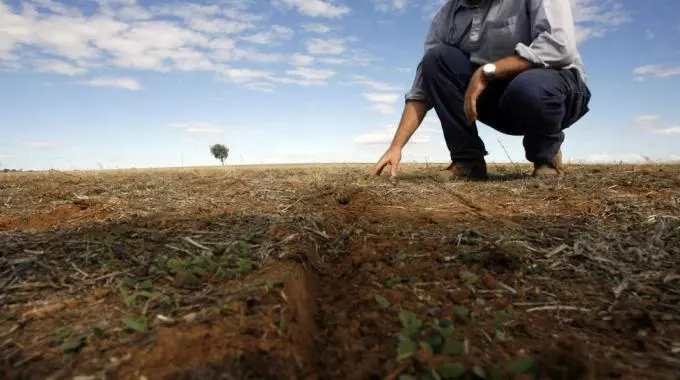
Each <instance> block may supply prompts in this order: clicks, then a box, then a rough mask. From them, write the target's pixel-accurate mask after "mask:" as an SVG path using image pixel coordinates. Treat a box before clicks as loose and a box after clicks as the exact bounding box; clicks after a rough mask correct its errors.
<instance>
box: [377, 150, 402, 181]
mask: <svg viewBox="0 0 680 380" xmlns="http://www.w3.org/2000/svg"><path fill="white" fill-rule="evenodd" d="M400 161H401V149H399V148H397V147H390V148H389V149H387V152H385V154H383V155H382V157H380V161H378V164H377V165H375V167H374V168H373V176H379V175H380V173H382V171H383V169H384V168H385V166H387V165H390V166H391V168H392V177H396V176H397V169H399V162H400Z"/></svg>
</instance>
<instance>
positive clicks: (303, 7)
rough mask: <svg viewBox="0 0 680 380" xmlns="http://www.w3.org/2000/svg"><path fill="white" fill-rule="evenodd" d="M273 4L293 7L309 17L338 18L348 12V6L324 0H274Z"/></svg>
mask: <svg viewBox="0 0 680 380" xmlns="http://www.w3.org/2000/svg"><path fill="white" fill-rule="evenodd" d="M274 3H275V4H278V5H282V6H284V7H287V8H294V9H296V10H297V11H298V12H300V13H301V14H303V15H305V16H310V17H328V18H338V17H342V16H344V15H346V14H348V13H349V12H350V9H349V7H347V6H344V5H335V4H333V3H332V2H330V1H324V0H274Z"/></svg>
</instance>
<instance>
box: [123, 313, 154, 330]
mask: <svg viewBox="0 0 680 380" xmlns="http://www.w3.org/2000/svg"><path fill="white" fill-rule="evenodd" d="M120 321H121V322H122V323H123V324H124V325H125V327H127V328H128V329H129V330H132V331H136V332H141V333H143V332H146V331H147V329H148V325H149V324H148V321H147V319H146V317H144V316H139V317H132V316H125V317H122V318H121V319H120Z"/></svg>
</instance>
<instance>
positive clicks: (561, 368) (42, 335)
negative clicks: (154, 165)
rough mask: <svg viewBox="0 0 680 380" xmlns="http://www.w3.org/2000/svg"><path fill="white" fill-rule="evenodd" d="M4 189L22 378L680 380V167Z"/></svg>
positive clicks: (131, 174)
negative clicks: (550, 175) (552, 174)
mask: <svg viewBox="0 0 680 380" xmlns="http://www.w3.org/2000/svg"><path fill="white" fill-rule="evenodd" d="M370 168H371V167H370V165H307V166H257V167H228V166H227V167H218V168H182V169H150V170H143V169H138V170H133V169H131V170H119V171H100V172H94V171H93V172H58V171H52V172H43V173H2V174H0V378H2V379H8V380H9V379H54V380H57V379H78V380H96V379H135V380H138V379H147V380H152V379H404V380H407V379H454V378H460V379H671V380H675V379H677V376H678V374H679V373H680V166H679V165H608V166H605V165H598V166H595V165H581V166H579V165H572V166H569V167H568V171H567V174H566V176H565V177H564V178H563V179H560V180H549V181H546V180H542V181H539V180H535V179H533V178H531V177H529V176H528V173H529V168H528V167H527V166H515V165H492V166H491V167H490V171H491V172H492V173H493V176H492V179H491V180H490V181H487V182H467V181H451V180H448V179H447V178H446V177H445V176H443V174H444V173H443V172H441V171H440V170H439V169H440V168H441V167H440V166H429V165H403V166H402V168H401V174H400V176H399V178H398V179H397V180H390V179H388V178H386V177H382V178H370V177H369V176H368V175H367V174H368V173H369V172H370Z"/></svg>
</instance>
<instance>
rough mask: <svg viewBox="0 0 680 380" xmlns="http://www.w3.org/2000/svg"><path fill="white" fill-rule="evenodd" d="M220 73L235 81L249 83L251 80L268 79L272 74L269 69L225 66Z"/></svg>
mask: <svg viewBox="0 0 680 380" xmlns="http://www.w3.org/2000/svg"><path fill="white" fill-rule="evenodd" d="M220 73H221V74H222V75H223V76H224V77H225V78H226V79H227V80H228V81H231V82H233V83H247V82H250V81H251V80H254V79H257V80H262V79H267V78H270V77H271V76H272V74H271V73H270V72H269V71H264V70H255V69H249V68H224V69H222V70H221V71H220Z"/></svg>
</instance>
